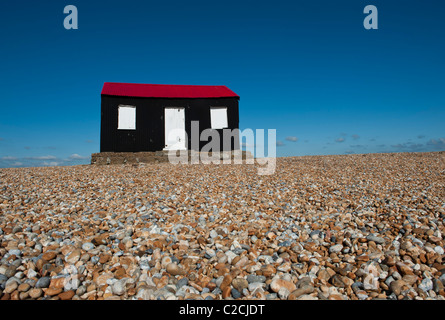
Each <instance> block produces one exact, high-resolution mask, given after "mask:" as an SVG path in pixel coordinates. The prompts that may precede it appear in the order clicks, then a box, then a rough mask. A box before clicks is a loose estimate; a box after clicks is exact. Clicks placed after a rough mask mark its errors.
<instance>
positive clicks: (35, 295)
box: [28, 288, 43, 299]
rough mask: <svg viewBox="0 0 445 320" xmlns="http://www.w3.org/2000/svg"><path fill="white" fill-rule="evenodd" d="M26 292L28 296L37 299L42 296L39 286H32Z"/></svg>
mask: <svg viewBox="0 0 445 320" xmlns="http://www.w3.org/2000/svg"><path fill="white" fill-rule="evenodd" d="M28 293H29V297H30V298H32V299H37V298H40V297H41V296H42V294H43V290H42V289H40V288H32V289H31V290H29V291H28Z"/></svg>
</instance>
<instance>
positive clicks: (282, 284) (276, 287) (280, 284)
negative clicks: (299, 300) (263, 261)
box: [270, 279, 296, 293]
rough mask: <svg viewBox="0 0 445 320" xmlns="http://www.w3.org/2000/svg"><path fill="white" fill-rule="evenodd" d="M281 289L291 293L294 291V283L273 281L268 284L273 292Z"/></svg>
mask: <svg viewBox="0 0 445 320" xmlns="http://www.w3.org/2000/svg"><path fill="white" fill-rule="evenodd" d="M281 288H286V289H287V290H288V291H289V292H292V291H294V290H295V289H296V286H295V284H294V283H292V282H290V281H286V280H283V279H275V280H273V281H272V282H271V283H270V289H271V290H272V291H273V292H277V293H278V291H280V289H281Z"/></svg>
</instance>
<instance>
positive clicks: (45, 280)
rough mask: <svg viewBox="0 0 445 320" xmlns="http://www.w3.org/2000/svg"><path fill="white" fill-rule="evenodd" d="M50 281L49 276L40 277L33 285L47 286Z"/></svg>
mask: <svg viewBox="0 0 445 320" xmlns="http://www.w3.org/2000/svg"><path fill="white" fill-rule="evenodd" d="M50 283H51V278H50V277H42V278H40V279H39V280H38V281H37V283H36V285H35V287H36V288H48V287H49V284H50Z"/></svg>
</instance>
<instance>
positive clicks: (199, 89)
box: [102, 82, 239, 98]
mask: <svg viewBox="0 0 445 320" xmlns="http://www.w3.org/2000/svg"><path fill="white" fill-rule="evenodd" d="M102 94H105V95H110V96H126V97H144V98H228V97H235V98H239V96H238V95H237V94H236V93H235V92H233V91H232V90H230V89H229V88H227V87H226V86H197V85H168V84H139V83H115V82H105V83H104V87H103V89H102Z"/></svg>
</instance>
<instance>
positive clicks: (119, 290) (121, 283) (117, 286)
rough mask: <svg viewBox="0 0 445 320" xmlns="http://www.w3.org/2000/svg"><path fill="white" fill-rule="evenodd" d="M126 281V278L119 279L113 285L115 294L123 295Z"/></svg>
mask: <svg viewBox="0 0 445 320" xmlns="http://www.w3.org/2000/svg"><path fill="white" fill-rule="evenodd" d="M125 282H126V279H122V280H118V281H116V282H115V283H113V285H112V286H111V288H112V290H113V293H114V294H115V295H118V296H121V295H123V294H124V293H125V290H126V289H125Z"/></svg>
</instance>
